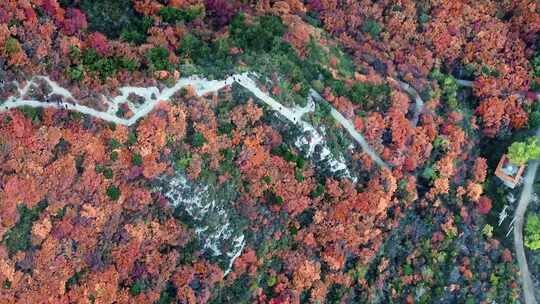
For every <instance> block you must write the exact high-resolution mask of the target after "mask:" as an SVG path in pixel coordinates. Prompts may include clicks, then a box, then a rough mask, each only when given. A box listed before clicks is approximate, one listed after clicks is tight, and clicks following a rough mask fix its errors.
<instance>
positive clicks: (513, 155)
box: [508, 137, 540, 165]
mask: <svg viewBox="0 0 540 304" xmlns="http://www.w3.org/2000/svg"><path fill="white" fill-rule="evenodd" d="M537 141H538V139H537V138H536V137H529V138H528V139H527V140H526V141H518V142H514V143H513V144H512V145H511V146H510V148H508V158H509V159H510V161H511V162H513V163H515V164H517V165H524V164H526V163H527V162H528V161H529V160H532V159H536V158H539V157H540V147H539V146H538V144H537Z"/></svg>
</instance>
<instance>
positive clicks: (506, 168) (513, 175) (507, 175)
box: [495, 154, 525, 189]
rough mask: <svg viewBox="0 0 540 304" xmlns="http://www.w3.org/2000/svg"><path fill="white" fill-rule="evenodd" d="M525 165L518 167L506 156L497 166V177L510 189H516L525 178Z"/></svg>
mask: <svg viewBox="0 0 540 304" xmlns="http://www.w3.org/2000/svg"><path fill="white" fill-rule="evenodd" d="M524 171H525V165H516V164H514V163H512V162H511V161H510V159H509V158H508V156H507V155H506V154H504V155H503V156H502V157H501V160H500V161H499V164H498V165H497V169H496V170H495V175H496V176H497V177H498V178H499V179H500V180H502V182H503V183H504V184H505V185H506V186H507V187H509V188H511V189H514V188H515V187H516V186H517V185H518V184H519V183H520V182H521V179H522V177H523V172H524Z"/></svg>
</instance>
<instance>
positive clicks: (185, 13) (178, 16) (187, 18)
mask: <svg viewBox="0 0 540 304" xmlns="http://www.w3.org/2000/svg"><path fill="white" fill-rule="evenodd" d="M203 15H204V7H203V6H200V5H192V6H190V7H188V8H186V9H177V8H174V7H168V6H165V7H162V8H161V9H160V10H159V12H158V16H160V17H161V19H162V20H163V21H164V22H167V23H176V22H191V21H193V20H195V19H197V18H201V17H202V16H203Z"/></svg>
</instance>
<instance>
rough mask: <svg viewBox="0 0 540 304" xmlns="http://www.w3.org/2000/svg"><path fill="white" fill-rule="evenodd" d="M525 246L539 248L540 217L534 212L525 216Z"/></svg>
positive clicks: (533, 248)
mask: <svg viewBox="0 0 540 304" xmlns="http://www.w3.org/2000/svg"><path fill="white" fill-rule="evenodd" d="M525 246H527V247H528V248H530V249H532V250H538V249H540V217H539V216H538V215H537V214H534V213H533V214H529V216H527V224H526V225H525Z"/></svg>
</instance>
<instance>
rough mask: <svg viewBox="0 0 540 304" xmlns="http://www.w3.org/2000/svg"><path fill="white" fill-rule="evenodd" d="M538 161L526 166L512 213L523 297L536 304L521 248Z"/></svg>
mask: <svg viewBox="0 0 540 304" xmlns="http://www.w3.org/2000/svg"><path fill="white" fill-rule="evenodd" d="M536 137H538V138H539V139H540V128H539V129H538V130H537V131H536ZM538 166H539V161H538V160H535V161H531V162H530V163H529V165H528V166H527V171H526V173H525V177H524V181H523V189H522V190H521V196H520V198H519V203H518V207H517V209H516V213H515V214H514V218H515V221H514V247H515V249H516V257H517V260H518V265H519V270H520V273H521V284H522V286H523V298H524V299H525V303H526V304H537V302H536V298H535V296H534V285H533V282H532V279H531V273H530V272H529V266H528V265H527V257H526V256H525V248H523V221H524V216H525V211H527V207H528V206H529V203H530V202H531V197H532V194H533V185H534V178H535V176H536V171H537V170H538Z"/></svg>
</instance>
